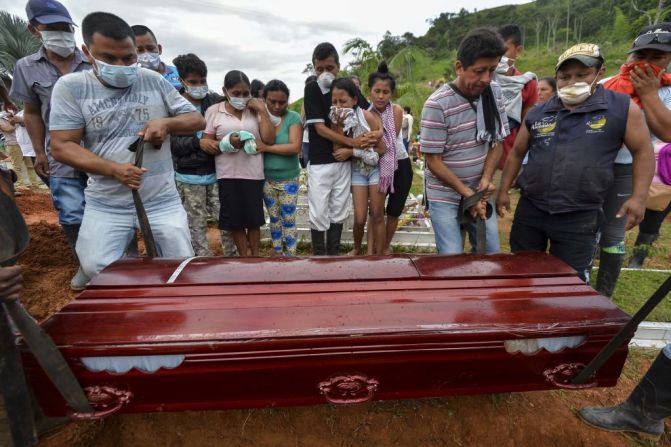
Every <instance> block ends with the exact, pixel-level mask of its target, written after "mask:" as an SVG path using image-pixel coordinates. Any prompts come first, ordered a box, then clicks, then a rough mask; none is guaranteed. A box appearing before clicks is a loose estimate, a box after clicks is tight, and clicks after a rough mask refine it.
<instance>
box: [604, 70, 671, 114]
mask: <svg viewBox="0 0 671 447" xmlns="http://www.w3.org/2000/svg"><path fill="white" fill-rule="evenodd" d="M645 65H646V62H629V63H628V64H624V65H622V66H621V67H620V73H618V74H617V75H615V76H613V77H612V78H610V79H609V80H607V81H606V82H604V83H603V86H604V87H605V88H607V89H608V90H613V91H615V92H619V93H624V94H626V95H629V96H630V97H631V99H632V100H633V101H634V102H635V103H636V104H638V106H639V107H640V108H641V109H642V108H643V103H642V102H641V98H639V97H638V95H637V94H636V89H634V84H632V83H631V76H630V74H631V71H632V70H633V69H634V68H635V67H639V68H640V69H641V70H643V71H645ZM648 65H649V66H650V68H652V71H653V73H654V74H655V76H659V73H660V72H661V71H662V68H661V67H658V66H657V65H652V64H648ZM665 85H671V74H669V73H664V74H663V75H662V79H661V81H660V84H659V86H660V87H663V86H665Z"/></svg>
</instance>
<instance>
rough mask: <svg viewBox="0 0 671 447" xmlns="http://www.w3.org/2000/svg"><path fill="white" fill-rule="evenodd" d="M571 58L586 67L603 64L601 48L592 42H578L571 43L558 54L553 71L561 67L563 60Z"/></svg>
mask: <svg viewBox="0 0 671 447" xmlns="http://www.w3.org/2000/svg"><path fill="white" fill-rule="evenodd" d="M571 59H575V60H577V61H580V62H581V63H582V64H583V65H585V66H587V67H596V66H600V65H602V64H603V55H602V54H601V48H599V46H598V45H596V44H593V43H579V44H577V45H573V46H572V47H571V48H569V49H568V50H566V51H564V52H563V53H562V55H561V56H559V59H557V65H555V71H556V70H559V67H561V66H562V64H563V63H564V62H566V61H568V60H571Z"/></svg>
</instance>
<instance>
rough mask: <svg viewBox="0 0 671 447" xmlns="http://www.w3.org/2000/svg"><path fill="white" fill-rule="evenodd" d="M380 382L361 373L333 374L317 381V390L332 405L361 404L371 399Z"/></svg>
mask: <svg viewBox="0 0 671 447" xmlns="http://www.w3.org/2000/svg"><path fill="white" fill-rule="evenodd" d="M379 386H380V382H379V381H377V380H376V379H373V378H368V377H367V376H365V375H362V374H350V375H346V376H334V377H331V378H330V379H328V380H325V381H323V382H320V383H319V392H320V393H321V394H322V395H323V396H324V397H325V398H326V401H327V402H328V403H331V404H334V405H352V404H362V403H364V402H368V401H371V400H373V395H374V394H375V392H376V391H377V388H378V387H379Z"/></svg>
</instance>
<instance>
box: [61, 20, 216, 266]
mask: <svg viewBox="0 0 671 447" xmlns="http://www.w3.org/2000/svg"><path fill="white" fill-rule="evenodd" d="M82 34H83V36H84V42H85V44H86V47H85V49H84V50H85V51H84V53H85V54H86V56H87V57H88V59H89V61H90V62H91V64H92V65H93V67H94V70H93V71H89V72H83V73H73V74H70V75H68V76H64V77H63V78H61V79H60V80H59V81H58V82H57V83H56V86H55V87H54V91H53V94H52V98H51V115H50V125H49V129H50V131H51V139H52V153H53V155H54V158H56V160H58V161H61V162H63V163H65V164H68V165H70V166H73V167H75V168H77V169H81V170H83V171H85V172H87V173H88V174H89V185H88V187H87V188H86V209H85V211H84V219H83V222H82V226H81V230H80V233H79V238H78V240H77V255H78V256H79V259H80V262H81V266H82V269H83V270H84V272H85V273H86V274H88V275H89V276H91V275H93V274H96V273H98V272H99V271H100V270H102V269H103V268H104V267H105V266H107V265H108V264H110V263H112V262H114V261H115V260H117V259H119V258H120V257H121V256H122V255H123V252H124V250H125V249H126V247H127V246H128V243H129V242H130V240H131V238H132V236H133V233H134V230H135V228H136V227H137V225H138V223H137V217H136V215H135V208H134V204H133V199H132V194H131V189H138V190H139V192H140V195H141V197H142V200H143V202H144V206H145V209H146V211H147V215H148V218H149V222H150V224H151V226H152V230H153V233H154V236H155V238H156V243H157V245H158V250H159V253H160V254H161V256H166V257H184V256H192V255H193V250H192V248H191V240H190V236H189V228H188V224H187V218H186V213H185V211H184V208H182V204H181V201H180V199H179V196H178V194H177V190H176V188H175V182H174V171H173V167H172V157H171V153H170V138H169V134H170V133H194V132H196V131H197V130H200V129H203V128H204V127H205V121H204V119H203V117H202V116H201V115H200V114H199V113H198V112H197V111H196V109H195V108H194V107H193V106H192V105H191V104H190V103H189V102H188V101H186V100H185V99H184V98H182V96H180V95H179V93H178V92H177V91H176V90H175V89H174V88H173V87H172V86H171V85H170V84H169V83H168V82H167V81H165V80H164V79H163V77H161V75H159V74H157V73H155V72H152V71H150V70H146V69H142V68H139V67H138V66H137V53H136V50H135V42H134V35H133V32H132V30H131V29H130V27H129V26H128V24H127V23H126V22H124V21H123V20H122V19H120V18H118V17H116V16H114V15H112V14H108V13H103V12H96V13H92V14H89V15H88V16H86V18H85V19H84V21H83V22H82ZM139 135H142V136H143V137H144V140H145V142H146V143H145V146H144V163H143V168H142V169H140V168H137V167H135V166H134V165H133V161H134V158H135V155H134V154H133V153H132V152H130V151H129V150H128V147H129V146H130V145H131V144H132V143H134V142H135V141H136V140H137V139H138V136H139Z"/></svg>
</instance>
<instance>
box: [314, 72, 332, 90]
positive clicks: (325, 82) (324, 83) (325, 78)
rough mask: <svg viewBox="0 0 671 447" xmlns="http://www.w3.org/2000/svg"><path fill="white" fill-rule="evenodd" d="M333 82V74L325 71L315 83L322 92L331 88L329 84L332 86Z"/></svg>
mask: <svg viewBox="0 0 671 447" xmlns="http://www.w3.org/2000/svg"><path fill="white" fill-rule="evenodd" d="M334 80H335V75H334V74H333V73H331V72H330V71H325V72H324V73H322V74H320V75H319V77H318V78H317V83H318V84H319V85H320V86H321V88H323V89H324V90H328V89H330V88H331V84H333V81H334Z"/></svg>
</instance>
